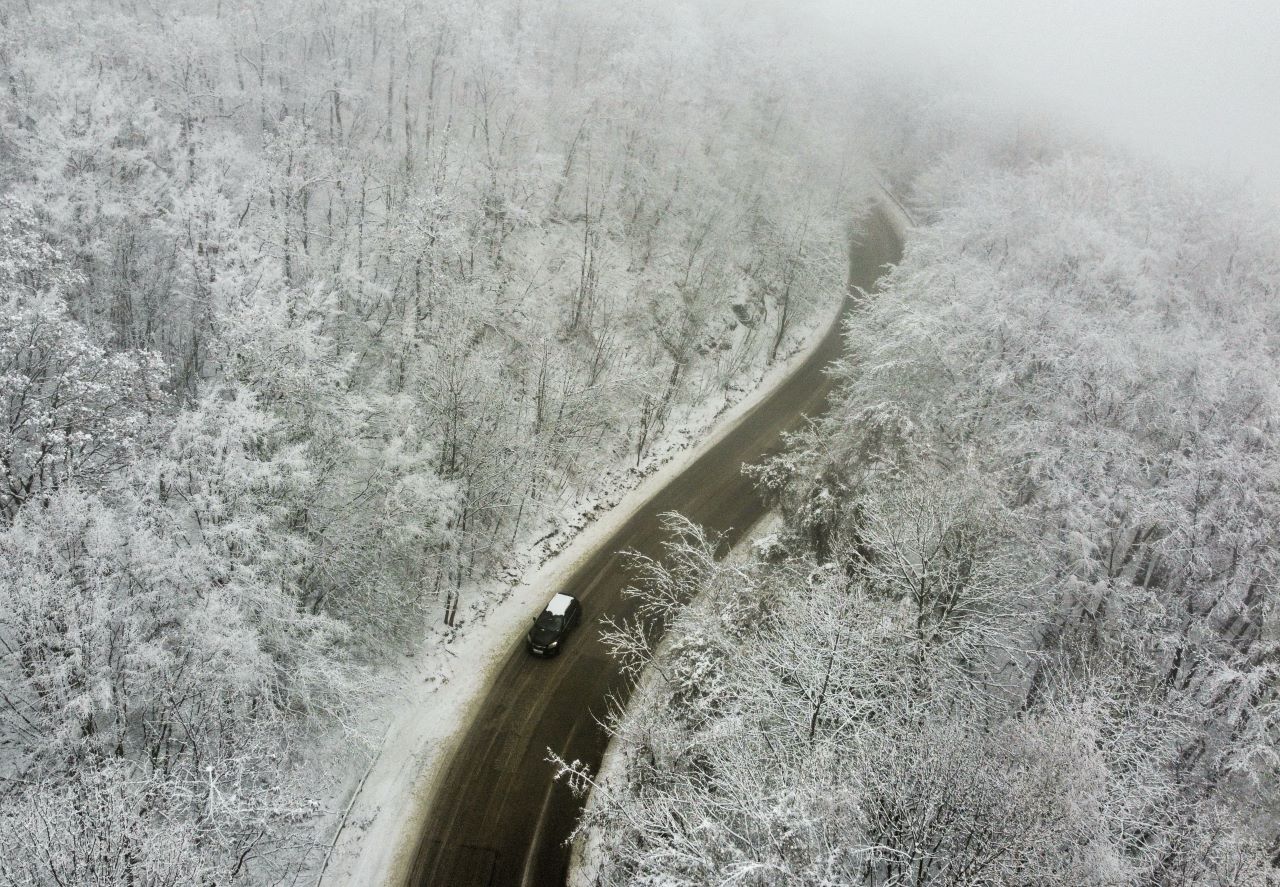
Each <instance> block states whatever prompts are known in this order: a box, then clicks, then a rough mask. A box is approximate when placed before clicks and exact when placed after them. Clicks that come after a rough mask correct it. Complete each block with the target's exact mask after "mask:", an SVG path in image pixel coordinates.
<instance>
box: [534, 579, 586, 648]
mask: <svg viewBox="0 0 1280 887" xmlns="http://www.w3.org/2000/svg"><path fill="white" fill-rule="evenodd" d="M581 621H582V604H580V603H578V599H577V598H576V597H574V596H573V595H571V594H558V595H556V596H555V597H553V598H552V599H551V600H550V601H548V602H547V608H546V609H545V610H543V611H542V615H541V616H539V617H538V618H536V619H534V620H533V628H531V629H529V635H528V637H526V638H525V639H524V645H525V646H526V647H528V648H529V652H530V653H532V654H534V655H535V656H554V655H556V654H557V653H559V652H560V645H561V644H563V643H564V639H565V636H566V635H568V634H569V631H570V630H571V629H572V628H573V627H574V626H575V625H577V624H578V623H579V622H581Z"/></svg>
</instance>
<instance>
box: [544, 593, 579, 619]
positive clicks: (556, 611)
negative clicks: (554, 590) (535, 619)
mask: <svg viewBox="0 0 1280 887" xmlns="http://www.w3.org/2000/svg"><path fill="white" fill-rule="evenodd" d="M572 603H573V598H572V597H571V596H570V595H567V594H558V595H556V596H555V597H553V598H552V599H551V600H550V601H548V602H547V612H548V613H550V614H551V615H552V616H563V615H564V614H565V613H567V612H569V605H570V604H572Z"/></svg>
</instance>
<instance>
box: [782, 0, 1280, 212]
mask: <svg viewBox="0 0 1280 887" xmlns="http://www.w3.org/2000/svg"><path fill="white" fill-rule="evenodd" d="M805 7H808V9H809V10H810V11H814V12H817V13H818V14H819V17H820V19H822V20H824V21H825V23H826V25H827V26H828V27H826V28H825V29H824V30H826V32H827V34H828V35H834V34H841V35H842V39H848V40H849V41H850V45H851V46H857V45H863V41H865V40H867V39H868V38H871V39H873V40H875V41H877V42H879V43H881V45H882V46H883V48H884V49H885V50H886V51H887V52H889V53H891V54H895V55H896V54H899V53H900V54H901V57H902V58H903V59H904V60H905V61H906V62H907V63H910V62H911V61H912V60H913V59H915V58H917V57H918V58H920V59H921V60H923V61H926V62H928V63H932V62H934V61H937V62H941V63H944V64H947V65H952V64H956V63H960V65H961V66H962V67H967V66H969V65H972V66H974V67H975V68H976V69H979V70H982V71H984V72H985V74H986V76H987V77H989V78H994V79H995V80H996V81H997V82H999V83H1001V84H1003V85H1004V87H1005V88H1007V89H1008V90H1009V91H1011V92H1013V93H1014V94H1015V95H1017V96H1018V97H1019V99H1020V100H1023V101H1029V102H1030V103H1031V104H1032V105H1033V106H1034V105H1038V104H1040V102H1041V101H1043V102H1044V103H1046V104H1048V105H1050V106H1053V105H1057V106H1059V107H1060V108H1061V109H1062V110H1063V111H1064V112H1065V113H1066V114H1068V115H1070V116H1072V117H1075V118H1076V119H1079V120H1080V121H1082V122H1084V123H1086V124H1089V125H1093V126H1097V127H1100V128H1102V129H1104V130H1105V131H1106V132H1108V133H1109V134H1110V135H1111V136H1113V137H1115V138H1118V139H1119V140H1121V141H1122V142H1124V143H1126V144H1128V145H1130V146H1132V147H1136V148H1137V149H1139V150H1141V151H1145V152H1154V153H1155V154H1157V155H1159V156H1161V157H1163V158H1164V159H1166V160H1169V161H1172V162H1173V163H1175V164H1193V165H1195V166H1197V167H1199V168H1202V169H1207V170H1209V171H1211V172H1214V173H1217V174H1221V175H1226V176H1229V177H1231V178H1234V179H1240V178H1247V179H1249V180H1251V181H1253V182H1254V183H1255V184H1256V185H1257V186H1258V187H1259V188H1261V189H1264V190H1266V191H1268V192H1270V194H1271V196H1272V197H1274V198H1280V0H1218V2H1209V0H1161V2H1156V0H1110V2H1108V0H1059V2H1045V0H1022V2H1017V0H954V2H943V0H798V2H796V8H805Z"/></svg>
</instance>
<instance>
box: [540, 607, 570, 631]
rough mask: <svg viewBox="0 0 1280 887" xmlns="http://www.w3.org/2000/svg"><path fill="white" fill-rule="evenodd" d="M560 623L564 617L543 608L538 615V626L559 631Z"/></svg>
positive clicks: (562, 622)
mask: <svg viewBox="0 0 1280 887" xmlns="http://www.w3.org/2000/svg"><path fill="white" fill-rule="evenodd" d="M562 625H564V617H563V616H557V615H556V614H555V613H548V612H547V611H546V610H543V611H542V615H541V616H539V617H538V628H546V629H549V630H551V631H559V630H560V627H561V626H562Z"/></svg>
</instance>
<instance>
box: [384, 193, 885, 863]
mask: <svg viewBox="0 0 1280 887" xmlns="http://www.w3.org/2000/svg"><path fill="white" fill-rule="evenodd" d="M866 228H867V229H868V230H867V233H866V235H865V236H864V237H862V238H860V240H861V242H857V243H854V244H853V245H852V246H851V248H850V254H849V269H850V271H849V283H850V286H851V287H853V286H857V287H860V288H862V289H865V290H870V289H871V288H872V287H873V285H874V283H875V280H876V278H877V277H879V275H880V273H881V269H882V268H883V267H884V265H885V264H887V263H893V262H896V261H898V259H899V258H900V256H901V249H902V246H901V242H900V240H899V238H898V237H897V235H896V234H895V233H894V229H893V226H892V225H891V224H890V222H889V221H888V219H887V217H886V216H885V215H884V213H883V212H882V211H880V210H877V211H875V212H874V213H873V214H872V215H871V217H870V218H869V219H868V222H867V225H866ZM839 327H840V325H839V324H833V326H832V329H831V330H829V331H828V333H827V334H826V336H825V338H824V339H823V340H822V342H821V343H820V344H819V345H818V346H817V348H815V349H814V351H813V352H812V354H811V355H810V357H809V358H808V359H807V360H806V361H805V362H804V363H803V364H802V365H801V366H800V367H799V368H798V369H796V371H795V372H794V373H793V374H792V375H791V376H790V377H789V378H787V379H786V380H785V381H784V382H782V383H781V384H780V385H779V386H778V387H777V389H776V390H775V391H774V392H773V393H772V395H771V396H769V397H768V398H766V399H765V400H763V401H761V402H760V403H759V404H758V405H757V406H756V407H755V408H754V409H753V410H752V411H751V412H749V413H748V414H747V415H746V416H744V417H743V418H742V419H741V420H740V421H739V422H738V424H737V425H736V426H735V427H734V428H733V429H732V431H730V432H729V433H728V434H727V435H726V436H725V437H723V438H722V439H721V440H720V441H719V442H718V443H717V444H716V445H715V446H713V447H712V448H711V449H709V450H708V451H707V452H706V453H704V454H703V455H702V456H701V457H700V458H698V459H697V460H696V461H694V462H693V463H692V464H690V465H689V466H688V467H687V468H686V469H685V470H684V471H683V472H682V473H681V474H680V475H679V476H677V477H676V478H675V479H674V480H672V482H671V483H669V484H668V485H667V486H666V487H664V488H663V489H661V490H660V491H658V492H657V493H656V494H655V495H654V496H653V497H652V498H650V499H649V500H648V501H647V502H646V503H645V504H644V505H643V506H642V507H641V508H640V509H639V510H638V511H637V512H636V513H635V514H634V515H633V516H632V517H631V519H630V520H628V521H627V522H626V523H625V524H623V525H622V526H620V527H619V528H618V529H617V531H616V532H615V533H614V534H613V535H612V536H611V537H610V538H609V539H608V540H607V541H606V542H605V544H603V545H601V546H600V547H599V548H598V549H597V550H596V552H595V553H594V555H593V556H591V557H590V558H588V559H587V560H586V561H585V562H584V563H583V564H582V565H581V566H580V567H579V568H578V569H577V570H576V571H575V572H574V573H573V574H572V575H571V576H570V577H569V579H568V580H567V581H566V582H565V584H564V587H563V588H547V589H546V597H547V598H548V599H549V598H550V597H551V595H552V594H553V593H554V592H556V591H565V592H568V593H570V594H573V595H576V596H577V597H578V598H579V599H580V600H581V601H582V604H583V607H584V609H585V617H584V619H583V623H582V625H581V626H580V627H579V628H578V629H577V630H576V631H575V632H574V633H573V634H572V635H571V636H570V638H569V640H568V643H567V644H566V647H565V650H564V652H563V653H562V654H561V655H560V656H559V657H557V658H555V659H550V660H545V661H544V660H539V659H535V658H533V657H532V656H530V655H529V654H528V653H526V652H525V650H524V647H523V642H522V641H520V642H517V643H514V644H513V645H512V648H511V652H510V654H509V656H508V657H507V660H506V662H505V664H504V665H503V666H502V668H501V669H500V670H499V671H498V674H497V679H496V680H495V682H494V683H493V685H492V687H491V688H490V690H489V692H488V695H487V697H486V698H485V699H484V700H483V701H482V702H481V703H480V704H479V705H478V706H477V707H476V708H475V710H474V720H473V721H472V723H471V725H470V726H469V727H468V728H467V730H466V733H465V734H464V735H463V738H462V740H461V742H460V744H459V745H458V747H457V750H456V751H455V753H454V755H453V757H452V759H451V760H450V761H449V762H448V764H447V765H446V767H447V769H446V771H445V773H444V775H443V778H442V779H440V780H439V782H438V783H437V785H438V786H439V788H438V789H437V792H436V794H435V796H434V797H433V798H432V800H431V806H430V813H429V814H428V817H427V821H426V828H425V830H424V832H423V834H422V837H421V840H420V842H419V844H418V850H417V853H416V854H415V856H414V859H413V865H412V870H411V871H410V872H409V873H408V879H407V881H406V883H407V884H410V885H430V887H473V885H474V887H526V885H532V887H557V885H562V884H564V883H565V878H566V876H567V873H568V866H569V848H568V846H567V845H566V844H565V840H566V838H567V837H568V835H569V833H570V832H571V831H572V829H573V826H574V822H575V820H576V819H577V816H578V813H579V810H580V809H581V802H580V801H579V800H578V799H576V798H574V796H573V794H572V793H571V792H570V790H569V788H568V786H566V785H565V784H563V783H557V782H555V781H553V779H552V776H553V773H554V771H553V768H552V766H551V765H550V764H548V763H547V761H546V757H547V749H548V748H550V749H554V750H555V751H556V752H558V753H559V754H560V755H561V756H562V757H564V758H565V759H566V760H570V761H572V760H575V759H576V760H579V761H582V762H584V763H586V764H588V765H589V766H590V767H591V768H592V769H593V770H594V769H595V768H597V767H598V766H599V764H600V760H601V757H602V756H603V754H604V751H605V746H606V744H607V737H606V736H605V733H604V732H603V730H602V729H601V728H600V726H599V724H598V721H599V719H601V718H602V717H603V715H604V713H605V699H606V696H607V694H609V693H610V692H612V693H615V694H617V695H619V696H620V697H623V698H625V695H626V693H627V686H626V684H625V683H624V682H623V681H622V680H621V678H620V677H619V675H618V673H617V668H616V665H615V663H614V662H613V661H612V660H611V659H610V658H609V655H608V653H607V652H606V650H605V648H604V646H603V644H602V643H601V641H600V637H599V631H598V625H599V620H600V618H601V617H602V616H604V615H606V614H609V615H613V616H615V617H625V616H630V615H632V607H633V604H632V602H631V601H628V600H626V599H624V598H623V596H622V591H623V589H624V588H625V587H626V586H627V585H628V584H629V583H630V581H631V577H630V576H629V574H628V571H627V569H626V567H625V559H624V558H623V557H622V555H620V554H619V552H621V551H624V550H626V549H633V550H636V551H640V552H643V553H645V554H648V555H650V556H657V555H659V554H660V552H661V546H662V542H663V540H664V537H663V535H662V533H661V531H660V527H659V519H658V516H659V515H660V514H662V513H663V512H666V511H679V512H681V513H682V514H684V515H686V516H687V517H689V518H690V519H692V520H693V521H695V522H696V523H699V524H701V525H703V526H704V527H707V528H709V529H711V530H714V531H717V532H720V533H723V534H724V536H725V538H726V539H727V540H728V541H729V542H730V543H733V542H736V541H737V540H738V539H739V538H741V536H742V534H743V533H744V532H745V531H746V530H748V529H749V528H750V527H751V526H752V524H754V523H755V522H756V521H757V520H758V519H759V518H760V517H762V516H763V515H764V513H765V508H764V505H763V503H762V502H761V501H760V499H759V498H758V497H757V495H756V493H755V491H754V489H753V488H752V485H751V482H750V481H749V480H748V479H747V478H746V477H744V476H743V474H742V471H741V466H742V464H743V463H744V462H756V461H759V460H760V459H761V458H763V457H764V456H766V455H769V454H771V453H775V452H777V451H778V450H779V448H780V446H781V436H782V434H783V432H785V431H789V430H794V429H796V428H797V427H799V426H800V424H801V422H802V421H803V417H804V416H814V415H817V414H819V413H821V412H822V411H823V410H824V409H825V407H826V401H827V395H828V393H829V392H830V390H831V382H830V379H829V378H828V377H827V376H826V374H825V373H824V372H823V370H824V369H825V367H826V366H827V364H829V363H830V362H831V361H832V360H834V359H835V358H837V357H838V356H839V354H840V351H841V344H842V343H841V335H840V329H839Z"/></svg>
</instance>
